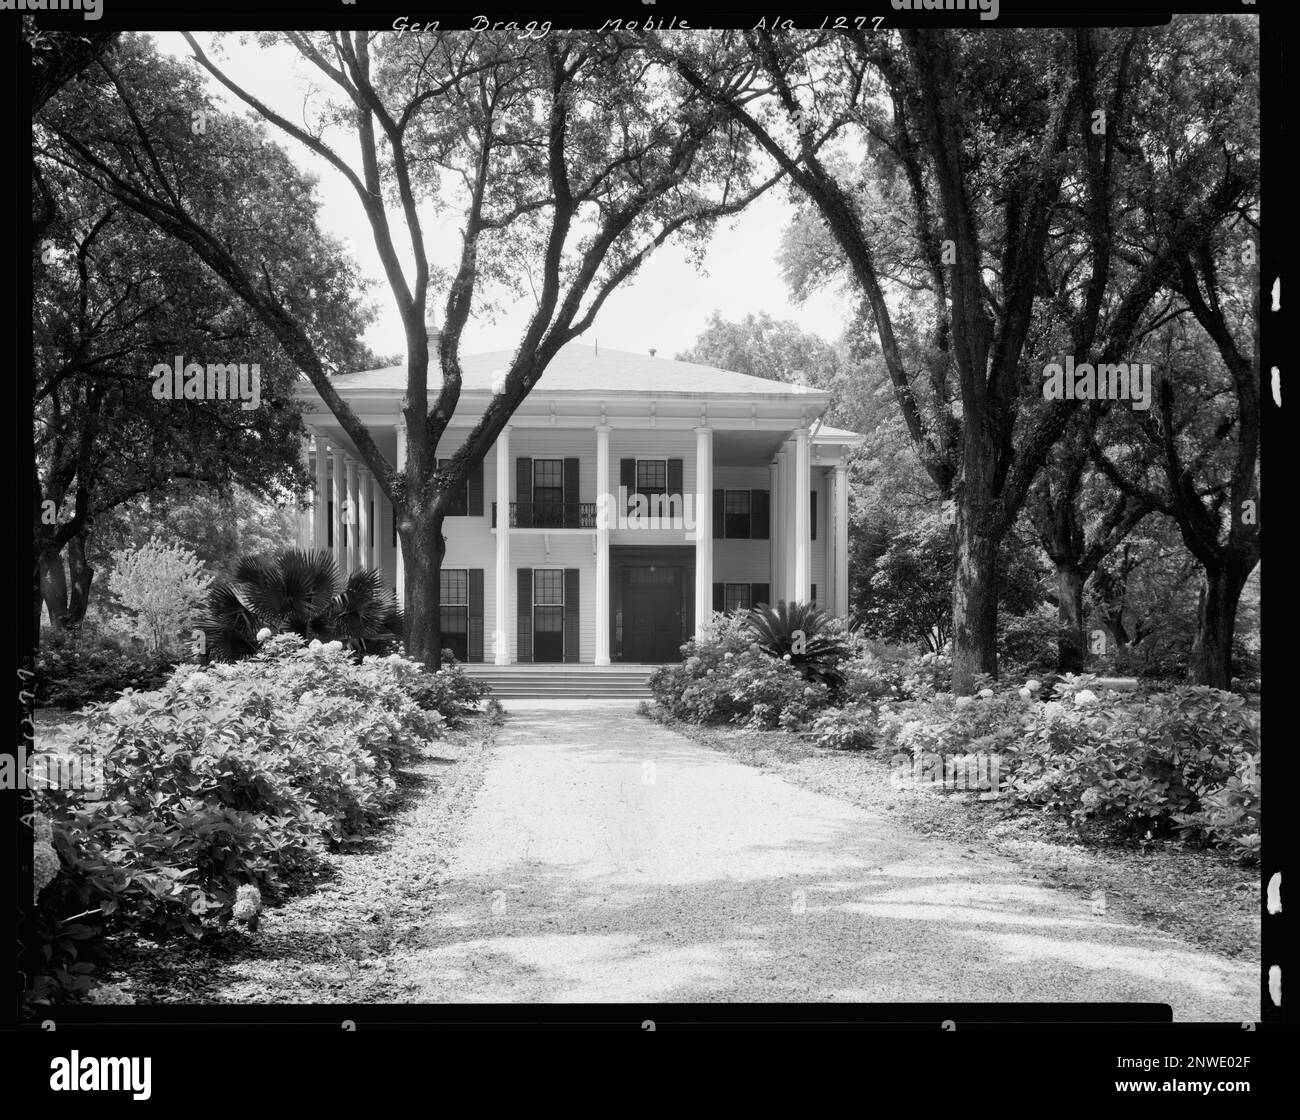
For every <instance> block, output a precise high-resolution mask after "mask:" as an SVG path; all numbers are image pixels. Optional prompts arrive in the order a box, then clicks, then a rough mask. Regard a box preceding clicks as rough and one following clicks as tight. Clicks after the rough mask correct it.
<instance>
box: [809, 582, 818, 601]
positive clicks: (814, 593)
mask: <svg viewBox="0 0 1300 1120" xmlns="http://www.w3.org/2000/svg"><path fill="white" fill-rule="evenodd" d="M808 601H809V602H810V603H815V602H817V585H816V584H815V583H814V584H813V585H812V594H811V596H810V597H809V599H808Z"/></svg>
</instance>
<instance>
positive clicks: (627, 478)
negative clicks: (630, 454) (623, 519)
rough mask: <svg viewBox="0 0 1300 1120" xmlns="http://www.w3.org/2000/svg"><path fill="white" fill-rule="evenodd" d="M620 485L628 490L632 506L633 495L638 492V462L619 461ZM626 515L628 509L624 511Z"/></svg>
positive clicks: (632, 460)
mask: <svg viewBox="0 0 1300 1120" xmlns="http://www.w3.org/2000/svg"><path fill="white" fill-rule="evenodd" d="M618 484H619V485H620V486H623V487H625V488H626V490H627V502H628V505H629V506H630V505H631V504H632V495H633V494H634V493H635V492H636V460H635V459H620V460H619V461H618ZM623 512H624V513H626V512H627V511H626V509H625V510H623Z"/></svg>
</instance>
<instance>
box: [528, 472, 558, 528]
mask: <svg viewBox="0 0 1300 1120" xmlns="http://www.w3.org/2000/svg"><path fill="white" fill-rule="evenodd" d="M533 524H534V525H537V526H550V527H553V528H558V527H560V526H561V525H563V524H564V460H563V459H534V460H533Z"/></svg>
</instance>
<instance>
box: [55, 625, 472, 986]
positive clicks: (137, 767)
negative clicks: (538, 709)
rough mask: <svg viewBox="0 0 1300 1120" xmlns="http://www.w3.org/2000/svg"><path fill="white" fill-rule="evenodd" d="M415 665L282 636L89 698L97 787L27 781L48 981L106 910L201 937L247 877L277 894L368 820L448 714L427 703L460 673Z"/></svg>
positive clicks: (79, 978) (87, 727)
mask: <svg viewBox="0 0 1300 1120" xmlns="http://www.w3.org/2000/svg"><path fill="white" fill-rule="evenodd" d="M411 664H412V663H410V662H403V661H402V659H400V658H399V659H398V660H397V661H390V660H388V659H385V658H380V657H373V656H372V657H367V658H365V659H364V660H363V661H362V662H361V663H360V664H357V663H356V662H355V661H354V660H353V658H352V656H351V655H350V654H349V653H348V652H347V651H345V650H344V649H343V647H342V644H341V643H337V642H332V643H328V644H324V645H323V644H321V643H320V642H313V643H312V644H311V645H310V646H307V647H304V645H303V642H302V640H301V639H300V638H297V637H296V636H294V635H281V636H279V637H275V638H271V639H269V640H266V641H264V642H263V644H262V645H261V647H260V648H259V650H258V652H257V654H256V655H254V657H252V658H250V659H248V660H245V661H241V662H237V663H234V664H219V665H213V666H211V667H208V668H206V669H202V670H200V669H198V668H197V667H195V666H190V665H185V666H181V667H180V668H179V669H178V670H177V671H176V672H175V673H174V674H173V675H172V677H171V679H170V680H168V681H167V683H166V685H164V687H163V688H161V689H160V690H158V691H155V692H145V693H137V692H132V691H127V692H125V693H123V695H122V696H120V697H119V698H118V699H117V700H115V701H114V702H113V703H112V704H100V705H97V706H95V707H93V708H92V709H91V710H90V711H89V712H88V713H87V718H86V720H85V722H84V724H83V725H82V726H81V727H80V728H78V730H77V731H76V732H75V733H74V736H73V739H72V742H71V747H70V749H71V750H73V751H75V752H79V753H81V754H83V755H84V756H87V757H94V758H98V759H102V760H103V762H104V765H103V782H102V788H100V789H98V790H96V791H85V790H78V789H49V790H43V791H41V792H39V793H38V795H37V802H38V807H39V810H40V812H41V814H42V816H43V818H46V819H48V821H49V824H50V843H51V844H52V846H53V848H54V850H55V852H56V853H57V855H58V860H59V873H58V874H57V875H56V876H54V877H53V879H52V880H49V881H47V882H46V884H45V885H44V889H43V890H41V892H40V907H39V909H40V911H41V915H42V923H43V929H44V933H45V943H46V945H45V947H46V952H47V959H49V960H50V962H51V965H52V970H51V976H50V977H47V981H51V980H52V981H54V983H53V984H50V983H48V982H47V985H46V989H45V991H44V993H43V994H44V995H45V996H46V997H48V996H49V995H50V993H51V992H52V991H55V990H57V987H58V986H59V985H61V986H62V987H63V988H65V989H68V990H71V991H74V992H82V991H84V990H85V989H86V988H87V987H88V985H89V982H90V980H89V976H88V975H87V974H86V972H85V971H84V970H82V971H79V972H74V971H73V962H76V963H77V964H81V963H85V962H84V961H81V960H79V959H78V958H79V956H80V955H82V950H83V949H84V947H85V945H84V943H86V942H89V941H93V939H94V938H95V936H96V934H98V933H99V932H101V931H102V929H103V928H104V924H105V922H106V921H107V920H108V919H110V918H112V920H113V923H114V925H115V927H117V928H123V927H130V928H137V929H142V930H147V931H149V932H150V933H152V934H164V933H171V932H177V931H184V932H187V933H189V934H191V935H194V936H199V935H201V934H202V932H203V930H204V929H205V928H206V927H207V926H208V925H209V924H211V923H213V922H214V921H215V922H216V923H217V924H220V925H224V924H225V923H226V922H227V921H229V919H230V917H231V915H232V912H233V906H234V903H235V900H236V898H237V897H238V892H239V891H240V888H241V887H245V886H253V887H256V888H258V890H259V891H261V892H263V893H269V894H270V895H272V896H274V895H275V894H276V892H277V891H278V890H279V889H280V888H281V887H282V886H283V885H284V884H285V883H286V882H287V881H289V880H291V879H292V878H294V877H295V876H299V875H301V874H303V873H305V872H307V871H309V870H311V869H312V868H314V867H315V866H316V864H317V862H318V860H319V857H320V854H321V853H322V851H324V850H325V849H326V848H327V847H338V846H341V845H348V844H351V843H354V842H355V841H356V840H357V839H358V838H359V837H360V836H362V835H363V834H364V833H365V832H366V831H367V830H368V829H370V828H372V827H373V826H374V825H375V824H376V823H377V822H378V821H379V820H380V819H381V817H382V816H383V814H384V812H385V811H386V810H387V809H388V807H389V806H390V805H391V804H392V801H393V798H394V796H395V793H396V781H395V777H394V775H395V771H396V770H397V769H398V767H400V766H401V765H402V764H403V763H405V762H407V761H410V760H412V759H414V758H415V757H417V756H418V754H419V751H420V747H421V744H422V743H423V742H424V741H425V740H428V739H431V738H437V737H439V736H440V735H441V734H442V730H443V728H444V727H445V725H446V720H445V719H444V717H443V715H442V713H441V712H440V711H438V710H437V709H436V708H432V707H427V706H425V703H426V702H427V701H428V699H429V698H430V696H434V695H439V696H441V695H445V694H449V693H454V692H455V691H456V689H457V688H458V687H459V686H458V685H456V684H454V683H452V684H448V683H446V682H443V683H438V684H434V685H432V686H430V685H429V683H428V682H427V681H424V680H421V679H420V678H419V675H418V674H417V673H416V672H415V671H414V670H412V668H411ZM425 676H428V674H425ZM458 703H459V701H458ZM88 793H91V794H92V795H91V796H87V794H88ZM94 794H98V796H94ZM246 893H247V892H246ZM73 919H75V920H73Z"/></svg>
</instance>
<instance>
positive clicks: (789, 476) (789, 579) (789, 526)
mask: <svg viewBox="0 0 1300 1120" xmlns="http://www.w3.org/2000/svg"><path fill="white" fill-rule="evenodd" d="M793 458H794V452H793V450H792V449H791V448H790V446H789V444H787V445H786V446H784V447H782V448H781V598H782V599H784V600H785V601H786V602H787V603H789V602H792V601H793V600H795V599H797V598H798V595H797V594H796V592H795V582H794V531H795V518H794V463H793V461H792V460H793Z"/></svg>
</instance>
